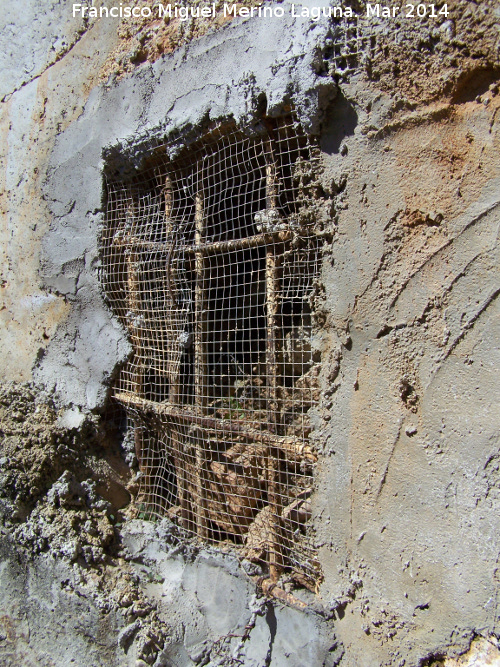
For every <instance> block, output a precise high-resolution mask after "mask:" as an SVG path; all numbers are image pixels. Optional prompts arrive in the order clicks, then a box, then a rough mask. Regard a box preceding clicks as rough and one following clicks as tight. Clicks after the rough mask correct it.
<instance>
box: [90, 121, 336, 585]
mask: <svg viewBox="0 0 500 667" xmlns="http://www.w3.org/2000/svg"><path fill="white" fill-rule="evenodd" d="M168 154H169V146H168V145H165V146H160V147H158V148H156V149H155V150H154V151H151V154H150V156H149V158H148V160H147V161H146V164H145V166H144V167H143V168H142V169H141V171H140V172H139V173H138V174H137V175H135V176H133V177H129V178H128V179H125V178H116V177H113V176H111V175H108V177H107V183H106V189H107V208H106V217H105V225H104V232H103V236H102V258H103V273H102V277H103V282H104V286H105V290H106V293H107V296H108V298H109V300H110V302H111V305H112V308H113V310H114V311H115V313H116V314H117V315H118V316H119V317H120V319H121V321H122V322H123V324H124V325H125V327H126V329H127V330H128V332H129V336H130V340H131V343H132V346H133V356H132V358H131V359H130V360H129V362H128V363H127V364H126V366H125V367H124V368H123V370H122V371H121V373H120V376H119V378H118V380H117V382H116V385H115V387H114V397H115V399H116V400H118V401H119V402H120V403H121V404H122V405H123V406H125V408H126V410H127V411H128V413H129V414H130V415H131V416H132V417H133V419H134V421H135V424H136V435H135V438H136V453H137V458H138V460H139V465H140V469H141V472H142V495H143V499H144V502H145V503H146V504H147V506H148V507H149V509H150V510H151V511H152V512H153V513H155V514H158V515H168V516H170V517H171V518H172V519H174V520H176V521H177V522H178V523H179V524H180V525H181V526H183V527H184V528H186V529H188V530H189V531H192V532H193V533H195V534H196V535H198V536H199V537H200V538H201V539H203V540H205V541H208V542H212V543H220V542H223V541H226V540H229V541H231V542H232V543H234V544H235V545H236V546H237V548H238V549H240V551H241V552H242V554H243V555H244V556H245V557H246V558H248V559H250V560H254V561H262V562H265V563H267V564H268V566H269V570H270V575H271V578H273V579H277V578H278V576H279V575H280V573H281V572H283V571H287V572H289V573H291V576H292V577H293V578H295V579H296V580H297V581H299V582H300V583H302V584H305V585H307V586H308V587H310V588H314V586H315V584H316V583H317V581H318V578H319V576H320V570H319V564H318V562H317V559H316V555H315V552H314V549H313V548H312V546H311V543H310V535H309V531H310V527H309V526H308V519H309V517H310V512H311V510H310V499H309V498H310V495H311V491H312V484H313V472H314V466H315V463H316V460H317V457H316V454H315V452H314V449H313V447H312V446H311V443H310V442H309V432H310V429H311V425H310V420H309V416H308V411H309V409H310V408H311V407H312V406H313V405H314V404H315V403H316V402H317V401H318V399H319V389H318V372H319V360H318V359H317V358H316V356H315V355H313V352H312V350H311V335H312V330H313V320H312V313H313V308H314V296H315V287H316V284H317V278H318V274H319V268H320V258H321V246H322V242H323V241H322V233H321V232H320V231H318V229H317V228H316V227H315V225H314V222H313V223H311V221H310V219H311V216H310V215H308V214H307V210H308V205H309V204H310V201H309V196H310V194H309V192H308V188H307V182H308V180H310V177H311V173H313V171H314V163H315V162H317V160H318V155H319V153H318V149H317V146H316V143H315V140H314V139H313V138H311V137H309V136H307V135H306V134H305V133H304V132H303V131H302V130H301V128H300V126H299V124H298V123H297V121H296V119H295V118H294V116H293V115H292V114H290V115H289V116H287V117H283V118H280V119H278V120H276V119H274V120H272V121H271V120H267V119H266V121H265V129H264V128H263V129H262V131H261V132H260V134H255V135H253V136H247V135H245V134H244V133H243V132H242V131H240V130H238V129H237V128H236V127H235V126H231V125H218V126H216V127H214V128H213V129H212V130H211V131H210V132H207V133H206V134H205V135H204V136H203V137H202V138H201V139H200V140H199V141H197V142H195V143H194V144H191V146H189V147H186V148H184V149H183V150H182V151H181V152H180V153H179V154H178V155H177V156H176V157H175V158H173V159H169V157H168Z"/></svg>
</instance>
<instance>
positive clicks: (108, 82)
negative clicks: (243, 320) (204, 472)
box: [0, 0, 500, 667]
mask: <svg viewBox="0 0 500 667" xmlns="http://www.w3.org/2000/svg"><path fill="white" fill-rule="evenodd" d="M24 4H25V11H23V12H18V11H14V8H13V7H12V8H8V9H6V11H3V10H2V18H1V26H0V44H1V48H0V53H1V54H3V55H2V56H1V58H3V67H2V68H0V71H1V74H0V100H1V102H0V104H1V112H0V143H1V146H2V152H1V157H0V163H1V169H0V213H1V225H0V239H1V249H0V252H1V276H0V299H1V302H0V303H1V306H0V318H1V319H0V321H1V328H0V341H1V343H2V349H3V350H4V351H5V353H4V354H3V355H2V358H1V359H0V372H1V381H2V388H1V392H0V516H1V526H0V530H1V534H2V535H1V541H0V583H1V585H0V601H1V602H0V607H1V610H2V611H1V614H0V663H1V664H2V665H3V664H5V665H8V666H14V665H15V666H17V665H21V664H22V665H33V666H35V665H36V666H38V665H47V666H48V665H57V666H59V665H60V666H61V667H63V666H64V667H66V665H69V664H74V665H80V666H81V667H87V666H89V665H92V666H94V665H96V666H100V665H102V666H103V667H108V666H114V665H116V666H122V665H131V666H135V667H140V666H143V665H148V664H149V665H153V664H154V665H157V666H160V665H165V666H166V665H168V666H172V667H191V666H192V665H214V666H215V665H245V666H248V667H281V666H285V665H286V667H290V666H295V665H297V667H298V666H299V665H311V666H314V667H315V666H316V665H318V666H322V665H325V666H328V667H334V665H340V666H341V667H379V666H380V667H382V666H384V667H424V666H427V667H431V666H432V667H473V666H474V667H476V665H478V666H479V665H494V666H498V665H500V648H499V642H498V640H499V637H500V607H499V601H500V600H499V586H500V540H499V537H498V536H499V535H500V518H499V517H500V514H499V504H500V448H499V437H498V435H499V433H498V405H499V396H498V380H497V377H498V369H499V366H500V363H499V362H500V359H499V352H498V338H499V331H498V329H499V313H498V301H497V296H498V293H499V280H498V225H499V220H500V145H499V118H500V113H499V112H498V109H499V107H500V94H499V79H500V51H499V45H500V35H499V29H498V26H499V20H500V11H499V8H498V4H497V3H496V2H493V1H490V0H484V1H482V2H480V3H476V2H469V1H466V0H454V1H453V2H450V3H448V7H449V9H450V15H449V17H440V18H439V20H437V21H434V22H432V21H430V20H421V21H409V20H404V19H394V20H391V22H390V23H388V22H387V21H385V22H384V21H383V20H376V19H373V20H371V21H370V22H366V21H365V22H363V21H362V20H360V23H359V28H360V29H361V34H364V35H365V38H364V39H363V40H360V41H359V43H358V46H359V54H358V55H357V56H355V55H352V56H350V58H348V59H347V61H348V62H343V61H342V59H339V58H336V57H335V56H334V55H332V54H335V53H336V51H335V46H336V44H340V42H341V41H342V39H343V38H344V36H345V24H342V22H334V21H328V20H327V19H322V20H320V21H317V22H313V21H310V20H308V19H300V20H299V19H292V18H291V17H290V16H288V15H285V16H284V17H283V18H279V19H269V18H267V19H266V20H265V21H262V20H259V19H257V18H256V19H251V20H244V21H242V20H233V21H231V22H228V23H227V22H224V21H222V20H217V21H214V22H210V21H209V22H205V23H201V22H200V23H196V22H195V21H192V22H190V23H186V24H181V23H180V22H175V21H172V22H163V23H161V22H160V23H158V22H154V21H150V22H148V21H137V22H133V21H130V22H113V21H107V20H105V19H101V20H90V21H82V20H77V19H73V18H71V12H70V10H69V9H68V7H67V6H66V3H64V2H58V1H56V0H43V2H35V1H34V0H29V1H28V0H27V1H26V2H25V3H24ZM346 4H348V5H352V6H353V7H354V8H355V9H356V10H357V11H361V9H362V4H363V3H358V2H352V3H350V2H348V3H346ZM343 31H344V32H343ZM13 63H16V64H15V65H14V64H13ZM263 95H265V99H266V103H267V113H268V114H270V115H273V114H279V113H280V111H281V110H282V109H283V107H284V106H286V105H289V104H290V103H293V104H294V106H295V108H296V109H297V114H298V117H299V119H300V121H301V123H302V125H303V126H304V128H305V129H306V130H307V131H308V132H313V133H319V134H320V136H321V140H320V146H321V168H320V169H319V170H318V173H317V174H316V176H315V179H314V180H313V182H312V183H311V186H310V187H311V191H313V190H314V193H315V197H316V202H317V205H315V207H314V211H313V213H314V215H315V216H316V218H317V219H318V220H319V221H320V222H321V224H322V225H323V226H324V227H325V228H327V229H328V230H329V232H330V241H329V245H328V247H327V249H326V252H325V256H324V261H323V267H322V278H321V306H320V308H319V309H318V310H317V312H316V314H315V317H316V325H317V326H316V334H315V337H314V340H313V346H314V347H315V349H316V350H317V351H318V352H320V353H321V358H322V361H323V363H322V375H321V378H320V381H321V389H322V391H321V398H320V401H319V402H318V405H317V406H316V408H315V410H314V411H313V414H311V419H312V422H313V427H314V428H313V433H312V436H311V437H312V439H313V442H314V444H315V447H316V449H317V451H318V453H319V455H320V458H319V464H318V470H317V473H316V488H315V493H314V494H313V497H312V508H313V517H312V522H313V525H314V528H315V533H316V546H317V548H318V550H319V556H320V561H321V565H322V570H323V581H322V584H321V586H320V588H319V590H318V594H317V595H316V596H314V595H313V594H311V593H309V592H308V591H300V590H299V591H295V592H294V594H295V595H296V596H297V597H299V598H301V599H302V600H303V601H305V602H307V604H308V608H307V610H306V611H299V610H298V609H296V608H294V607H292V606H284V605H282V604H279V603H277V602H276V601H273V600H271V599H269V598H266V597H265V596H263V594H262V591H260V590H259V587H258V586H256V581H258V577H259V575H261V574H262V572H261V571H260V570H259V568H258V567H256V566H255V565H253V564H251V563H248V562H245V561H241V559H238V558H237V557H236V555H235V554H234V553H233V552H232V551H231V549H230V548H229V547H227V548H226V547H224V548H221V549H218V550H216V549H207V548H205V547H204V546H203V545H201V544H199V543H197V542H196V541H195V540H193V539H192V538H190V537H189V536H187V535H185V534H183V533H182V531H180V530H179V529H178V528H177V527H176V526H174V525H173V524H171V523H170V522H169V521H167V520H164V521H161V522H150V521H147V520H146V517H145V516H144V515H143V514H142V513H141V508H140V507H139V506H138V505H137V504H134V498H135V495H136V493H137V479H136V473H137V469H136V468H134V465H135V462H134V457H133V455H132V453H131V451H130V433H129V434H127V433H126V431H125V428H124V423H123V415H122V414H120V413H118V412H116V411H113V410H112V409H111V407H110V406H109V405H108V394H109V387H110V385H111V383H112V381H113V378H114V377H115V375H116V372H117V369H118V367H119V365H120V364H121V363H122V362H123V361H124V360H125V359H126V358H127V355H128V354H129V353H130V349H131V348H130V343H129V341H128V339H127V336H126V334H125V331H124V330H123V328H122V327H121V325H120V324H119V322H117V321H116V319H114V317H113V316H112V313H111V311H110V309H109V308H108V305H107V304H106V302H105V300H104V297H103V293H102V290H101V286H100V282H99V261H100V260H99V248H98V238H99V233H100V229H101V226H102V223H103V167H104V161H105V159H106V160H108V163H109V160H111V159H114V158H113V156H118V157H116V160H117V166H119V165H120V159H122V158H123V156H127V157H126V159H127V161H128V162H127V164H128V166H129V167H130V166H132V167H133V166H135V165H136V164H137V165H138V164H139V161H140V157H141V156H140V155H139V154H137V153H135V152H134V150H135V146H136V145H137V141H138V140H139V139H140V141H141V142H142V143H143V145H144V144H146V145H147V143H148V142H150V143H151V145H152V144H154V142H155V141H157V140H163V139H165V138H170V139H172V138H173V137H180V140H182V141H189V140H190V139H191V138H192V137H194V136H196V133H197V131H198V130H199V128H200V127H203V126H206V124H207V123H209V122H210V121H215V120H219V119H224V118H233V119H234V120H235V121H236V122H237V123H240V124H242V125H251V124H252V122H254V120H255V118H256V115H257V114H258V112H259V108H260V107H259V105H260V104H261V103H262V99H263ZM110 156H111V157H110ZM120 156H122V157H120Z"/></svg>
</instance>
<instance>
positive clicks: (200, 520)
mask: <svg viewBox="0 0 500 667" xmlns="http://www.w3.org/2000/svg"><path fill="white" fill-rule="evenodd" d="M202 184H203V178H202V177H201V178H200V186H201V185H202ZM203 213H204V212H203V193H202V191H201V190H198V192H197V193H196V196H195V245H196V246H200V245H201V244H202V242H203V235H204V218H203ZM195 273H196V283H195V331H194V396H195V406H196V408H197V411H198V413H199V414H200V415H201V414H203V412H204V407H205V405H206V402H207V395H206V393H207V388H206V377H207V369H206V364H207V358H206V330H207V318H206V295H205V287H204V282H205V258H204V256H203V253H202V252H200V251H199V250H197V251H196V253H195ZM195 437H196V443H195V448H196V467H195V484H196V495H197V498H196V507H195V514H196V529H197V533H198V535H199V536H200V537H204V538H206V537H208V528H207V512H206V502H205V497H204V488H203V479H204V476H203V467H204V465H205V456H204V453H203V449H202V446H201V443H200V441H201V438H200V434H199V432H198V433H197V435H195Z"/></svg>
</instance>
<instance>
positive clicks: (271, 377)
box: [265, 140, 283, 581]
mask: <svg viewBox="0 0 500 667" xmlns="http://www.w3.org/2000/svg"><path fill="white" fill-rule="evenodd" d="M265 155H266V209H267V210H268V211H272V210H275V209H276V207H277V203H278V184H277V176H276V163H275V161H274V155H273V149H272V144H271V141H270V140H267V141H266V144H265ZM279 270H280V258H279V257H277V256H276V254H275V249H274V247H273V246H272V245H269V246H268V247H267V250H266V303H267V336H266V376H267V378H266V379H267V421H268V428H269V430H270V431H271V432H273V433H277V431H278V423H277V415H278V362H277V351H278V341H277V339H276V332H277V330H278V313H279V289H280V281H279ZM278 474H279V453H278V451H277V450H273V449H271V448H270V449H269V455H268V468H267V478H268V481H267V497H268V502H269V507H270V508H271V518H270V522H271V525H270V540H269V541H270V544H269V574H270V577H271V579H272V580H273V581H277V580H278V578H279V576H280V572H281V568H282V564H283V559H282V555H281V550H280V526H279V512H280V503H279V493H278V485H277V477H278Z"/></svg>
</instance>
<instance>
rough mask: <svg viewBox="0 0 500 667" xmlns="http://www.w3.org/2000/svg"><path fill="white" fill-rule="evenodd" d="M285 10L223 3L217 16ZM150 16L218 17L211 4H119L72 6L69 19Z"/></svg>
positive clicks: (326, 11)
mask: <svg viewBox="0 0 500 667" xmlns="http://www.w3.org/2000/svg"><path fill="white" fill-rule="evenodd" d="M285 11H286V10H285V8H284V7H282V6H271V7H270V6H266V7H263V6H262V5H259V6H257V7H241V6H238V5H237V4H230V3H228V2H225V3H224V5H223V7H222V11H220V13H221V14H222V15H223V16H232V17H234V18H236V17H237V16H241V17H248V16H249V17H253V16H261V17H264V18H265V17H269V18H272V17H278V18H280V17H282V16H284V15H285ZM153 13H154V14H155V16H156V18H159V19H161V18H165V17H167V18H178V19H180V20H181V21H187V20H188V19H191V18H193V19H195V18H215V17H216V16H217V14H218V12H217V10H216V6H215V2H214V3H212V4H210V5H205V6H196V7H189V6H180V5H172V4H168V5H162V4H158V5H156V4H155V6H154V8H151V7H148V6H146V5H144V6H143V7H140V6H136V7H130V6H128V5H124V4H123V3H122V2H120V4H119V5H113V6H112V7H105V6H102V7H93V6H91V5H87V4H80V3H74V4H73V16H74V17H76V16H81V17H83V18H108V17H112V18H131V17H135V18H140V17H142V18H151V17H153ZM287 13H290V14H291V15H292V16H295V17H299V16H302V17H305V18H310V19H313V20H314V21H318V20H319V19H320V18H321V17H322V16H325V17H333V18H354V17H355V16H356V14H355V13H354V12H353V10H352V9H351V8H350V7H303V6H302V5H294V4H291V5H288V12H287Z"/></svg>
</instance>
